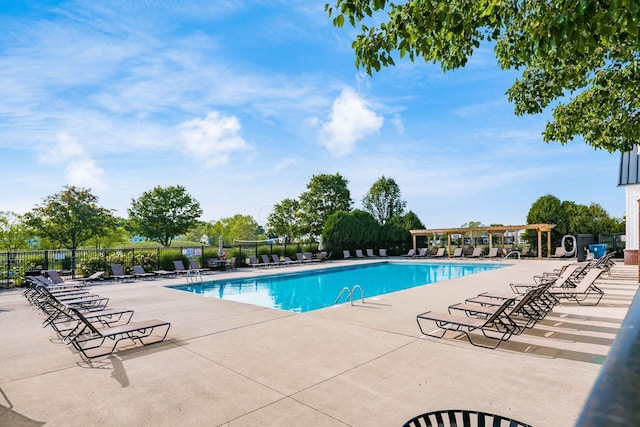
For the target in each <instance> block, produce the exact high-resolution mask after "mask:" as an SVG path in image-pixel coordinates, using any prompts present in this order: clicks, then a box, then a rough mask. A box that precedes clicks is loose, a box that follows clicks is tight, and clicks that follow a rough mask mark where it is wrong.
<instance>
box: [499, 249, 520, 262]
mask: <svg viewBox="0 0 640 427" xmlns="http://www.w3.org/2000/svg"><path fill="white" fill-rule="evenodd" d="M513 254H517V255H518V262H520V255H521V254H520V251H511V252H509V253H508V254H506V255H505V257H504V258H502V259H501V260H500V262H505V261H506V260H507V258H509V257H510V256H511V255H513Z"/></svg>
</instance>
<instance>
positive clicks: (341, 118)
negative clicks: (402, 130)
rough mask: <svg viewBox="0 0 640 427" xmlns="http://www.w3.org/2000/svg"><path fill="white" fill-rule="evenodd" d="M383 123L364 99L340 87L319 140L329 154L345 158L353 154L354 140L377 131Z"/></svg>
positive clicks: (349, 89)
mask: <svg viewBox="0 0 640 427" xmlns="http://www.w3.org/2000/svg"><path fill="white" fill-rule="evenodd" d="M383 121H384V119H383V118H382V116H379V115H377V114H376V113H375V112H374V111H372V110H371V109H370V108H369V105H368V103H367V101H366V100H365V99H363V98H361V97H360V96H359V95H358V94H356V93H355V92H354V91H353V89H351V88H344V89H343V90H342V93H340V96H339V97H338V98H337V99H336V100H335V101H334V102H333V107H332V109H331V114H330V116H329V121H327V122H325V123H324V125H323V126H322V129H321V130H320V139H321V142H322V144H323V145H324V146H325V147H326V148H327V150H329V153H331V154H332V155H334V156H337V157H341V156H346V155H347V154H350V153H352V152H353V150H354V149H355V146H356V142H357V141H358V140H360V139H362V138H364V137H365V136H367V135H369V134H372V133H374V132H377V131H378V130H379V129H380V128H381V127H382V123H383Z"/></svg>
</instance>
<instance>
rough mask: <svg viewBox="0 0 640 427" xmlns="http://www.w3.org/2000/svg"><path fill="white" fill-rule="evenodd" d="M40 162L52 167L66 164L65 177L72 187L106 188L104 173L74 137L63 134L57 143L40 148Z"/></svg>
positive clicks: (57, 138) (38, 156)
mask: <svg viewBox="0 0 640 427" xmlns="http://www.w3.org/2000/svg"><path fill="white" fill-rule="evenodd" d="M39 150H40V151H38V154H37V159H38V162H40V163H44V164H50V165H60V164H65V165H66V167H65V177H66V179H67V182H68V183H69V184H71V185H77V186H82V187H89V188H105V187H106V186H105V184H104V181H103V178H104V171H103V170H102V169H101V168H100V167H98V166H97V164H96V162H95V161H94V160H93V159H92V158H91V156H90V155H89V154H88V153H87V151H86V150H85V147H83V146H82V145H81V144H80V143H79V142H78V141H77V140H76V139H75V138H74V137H72V136H71V135H69V134H67V133H61V134H59V135H58V136H57V137H56V142H55V143H54V144H51V145H49V146H44V147H40V149H39Z"/></svg>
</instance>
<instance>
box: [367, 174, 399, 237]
mask: <svg viewBox="0 0 640 427" xmlns="http://www.w3.org/2000/svg"><path fill="white" fill-rule="evenodd" d="M362 206H363V207H364V209H365V210H366V211H367V212H369V213H370V214H371V215H373V217H374V218H375V219H376V221H378V223H379V224H380V225H384V223H385V222H387V221H388V220H389V218H391V217H393V216H401V215H402V214H404V208H405V207H406V206H407V202H406V201H404V200H402V196H401V194H400V187H399V186H398V184H396V181H395V180H394V179H393V178H385V177H384V176H382V177H380V178H379V179H378V180H377V181H376V182H374V183H373V185H372V186H371V188H370V189H369V192H368V193H367V194H366V195H365V196H364V197H363V198H362Z"/></svg>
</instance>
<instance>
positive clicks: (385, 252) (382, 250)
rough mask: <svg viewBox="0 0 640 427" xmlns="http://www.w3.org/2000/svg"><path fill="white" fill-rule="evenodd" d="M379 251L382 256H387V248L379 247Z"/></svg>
mask: <svg viewBox="0 0 640 427" xmlns="http://www.w3.org/2000/svg"><path fill="white" fill-rule="evenodd" d="M378 253H379V254H380V256H381V257H386V256H387V250H386V249H378Z"/></svg>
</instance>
